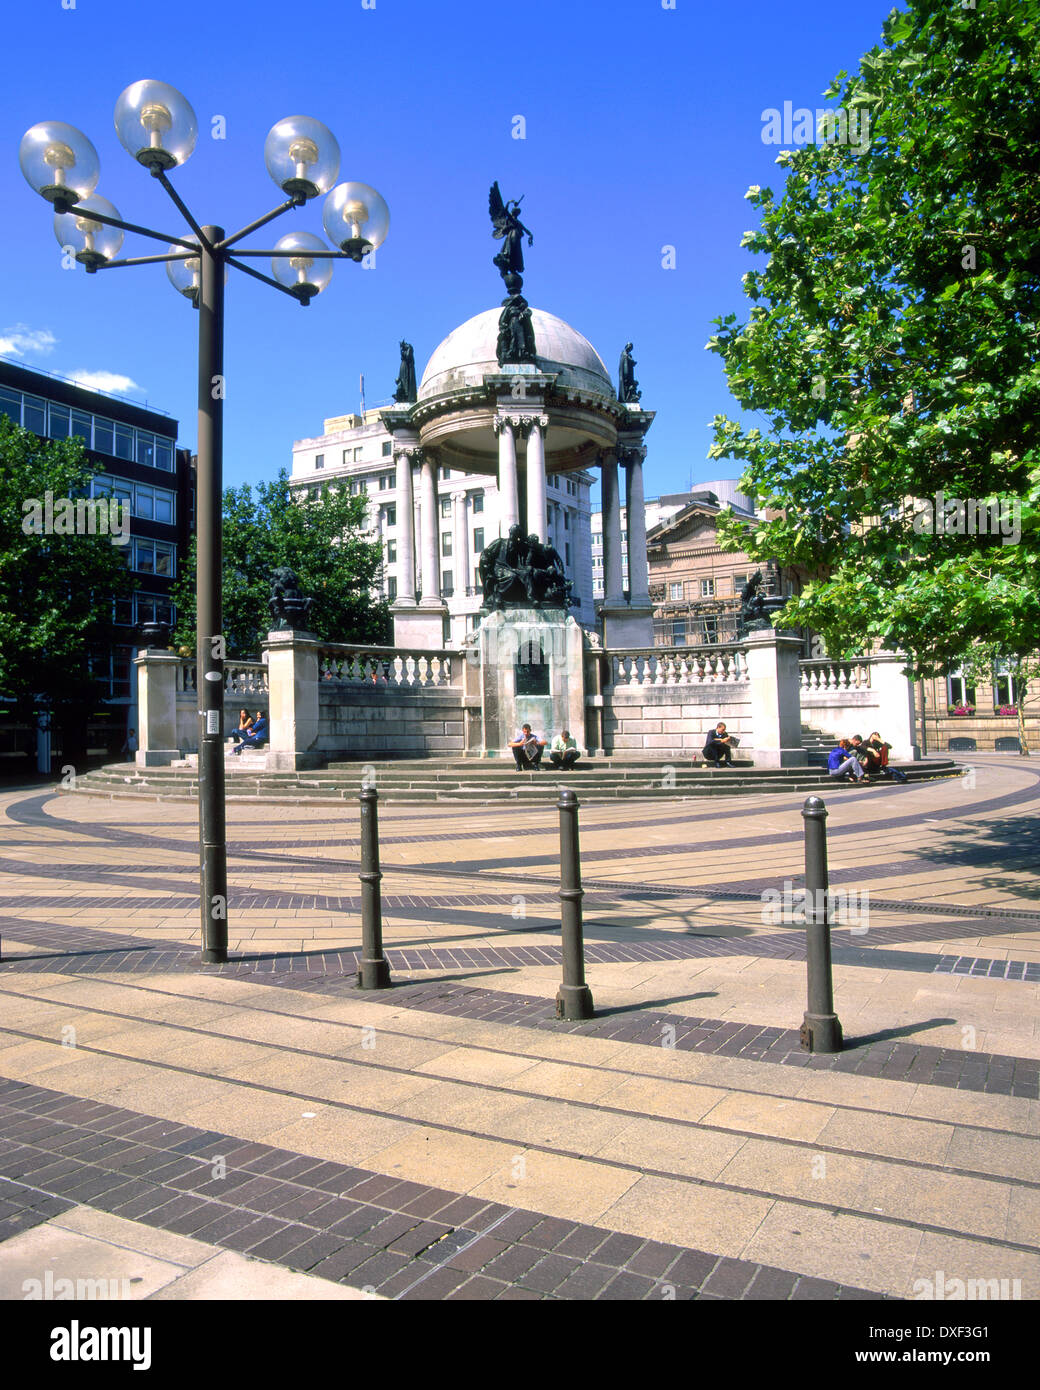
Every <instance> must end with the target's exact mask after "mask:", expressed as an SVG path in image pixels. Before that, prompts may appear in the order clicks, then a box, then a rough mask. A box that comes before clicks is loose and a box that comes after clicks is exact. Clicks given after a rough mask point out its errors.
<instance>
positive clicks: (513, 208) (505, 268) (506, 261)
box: [488, 179, 534, 294]
mask: <svg viewBox="0 0 1040 1390" xmlns="http://www.w3.org/2000/svg"><path fill="white" fill-rule="evenodd" d="M522 202H523V197H520V198H518V199H517V200H516V201H515V202H510V203H507V202H505V201H504V200H503V198H502V194H501V192H500V191H499V187H498V180H497V179H496V180H495V182H494V183H493V184H492V185H491V192H490V193H489V194H488V212H489V213H490V214H491V226H492V235H493V236H494V238H495V240H496V241H503V242H504V243H505V245H504V246H503V247H502V250H501V251H500V252H499V253H498V255H497V256H496V257H495V265H497V266H498V270H499V274H500V275H501V276H502V279H503V280H504V281H505V282H506V289H507V290H508V291H509V293H510V294H519V293H520V291H521V290H522V289H523V285H524V282H523V278H522V277H523V273H524V248H523V239H524V237H525V236H526V237H527V244H528V246H533V245H534V237H533V236H532V234H531V232H530V230H529V229H528V228H527V227H525V226H524V224H523V223H522V222H521V221H520V218H519V217H518V216H517V213H518V212H519V210H520V204H521V203H522Z"/></svg>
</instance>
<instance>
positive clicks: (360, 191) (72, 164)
mask: <svg viewBox="0 0 1040 1390" xmlns="http://www.w3.org/2000/svg"><path fill="white" fill-rule="evenodd" d="M115 121H116V133H117V134H118V136H119V139H120V142H121V143H122V145H123V146H124V148H125V149H126V150H127V152H128V153H129V154H130V155H132V156H133V158H134V159H135V160H136V161H137V163H138V164H139V165H142V166H143V167H144V168H146V169H148V171H149V172H150V174H151V175H152V177H153V178H154V179H156V180H158V182H159V183H160V184H161V185H162V187H163V189H164V190H165V192H166V193H167V194H168V195H169V197H170V199H171V201H172V202H173V204H174V206H175V207H176V208H177V210H178V212H180V214H181V215H182V217H183V218H184V220H185V222H186V223H187V224H188V226H189V227H190V228H191V232H192V235H191V236H184V235H181V236H175V235H171V234H170V233H168V232H162V231H157V230H155V229H154V228H151V227H141V226H139V225H138V224H137V223H134V222H125V221H124V220H123V219H122V218H121V217H120V216H119V213H118V211H117V209H116V208H115V207H113V205H112V204H111V203H110V202H109V201H108V200H107V199H106V198H102V197H101V196H100V195H98V194H95V192H94V189H95V187H96V185H97V181H98V177H99V162H98V157H97V151H96V150H95V149H94V146H93V145H92V144H91V143H90V141H89V140H88V139H87V137H86V136H85V135H84V134H83V132H82V131H80V130H77V129H76V128H75V127H73V126H70V125H67V124H66V123H65V122H63V121H40V122H39V123H38V124H37V125H34V126H32V127H31V128H30V129H29V130H27V131H26V133H25V135H24V136H23V137H22V140H21V144H20V145H19V150H18V159H19V163H20V164H21V168H22V173H23V174H24V175H25V178H26V181H27V182H28V183H29V185H30V187H32V188H33V189H34V190H35V191H36V192H37V193H38V194H39V195H40V196H41V197H42V198H44V199H46V201H47V202H48V203H50V204H51V205H52V207H53V209H54V213H55V217H54V233H55V236H56V237H57V239H58V244H59V245H60V246H61V248H62V252H63V255H67V254H68V253H69V252H73V253H74V254H75V259H76V260H77V261H78V262H79V263H80V264H81V265H83V266H84V267H85V268H86V271H87V273H88V274H90V275H93V274H95V273H96V272H97V271H99V270H115V269H117V268H118V267H122V266H139V265H155V264H162V263H165V265H166V270H167V274H168V275H169V277H170V280H171V282H172V284H173V286H174V288H175V289H177V290H178V291H179V292H180V293H181V294H183V295H184V296H185V297H186V298H188V299H190V300H191V302H192V304H193V306H194V307H195V308H196V309H197V310H198V312H199V361H198V368H199V438H198V475H197V479H196V524H195V542H196V557H197V574H196V640H197V646H196V658H197V661H196V672H197V695H198V702H199V705H198V715H199V738H198V745H199V859H200V866H201V875H200V888H201V901H200V910H201V924H202V952H201V959H202V961H203V963H205V964H220V963H222V962H224V961H226V960H227V958H228V912H227V831H226V817H225V806H224V661H225V657H226V655H227V650H226V642H225V636H224V633H223V630H222V629H223V616H222V579H223V573H222V543H221V534H222V513H221V509H222V503H223V476H222V475H223V417H224V395H225V388H224V280H225V276H226V274H227V272H228V267H234V269H236V270H239V271H241V272H242V273H243V274H245V275H247V276H249V277H250V278H251V279H254V280H259V281H260V282H261V283H262V284H265V285H269V286H271V288H272V289H276V290H278V291H280V292H281V293H282V294H287V295H289V296H290V297H291V298H293V299H295V300H296V302H297V303H298V304H301V305H304V306H306V305H308V304H309V303H310V302H311V300H312V299H313V298H314V296H315V295H316V294H320V293H321V291H322V290H323V289H324V288H325V286H326V285H327V284H328V282H329V278H330V277H331V275H332V262H333V261H335V260H340V259H344V258H345V259H348V260H351V261H354V262H355V263H359V262H361V261H362V260H363V259H364V258H365V257H366V256H367V255H369V254H370V253H371V252H373V251H374V250H375V249H376V248H377V247H379V246H380V245H382V243H383V241H384V239H385V238H386V234H387V232H388V230H389V226H390V211H389V209H388V208H387V206H386V203H385V202H384V201H383V199H382V198H381V197H380V195H379V194H378V193H377V192H376V190H375V189H374V188H371V187H369V185H368V184H365V183H358V182H347V183H340V184H336V177H337V175H338V173H339V157H340V156H339V145H338V144H337V143H336V139H335V137H334V136H333V134H332V132H331V131H330V130H329V129H328V128H327V127H326V126H324V125H322V123H321V122H320V121H316V120H313V119H312V118H311V117H309V116H289V117H286V118H285V119H284V120H281V121H278V122H276V123H275V125H274V126H272V128H271V130H270V131H269V133H268V136H267V140H266V142H265V144H264V162H265V164H266V165H267V171H268V173H269V174H270V175H271V177H272V179H273V180H274V181H275V183H276V184H277V185H278V187H279V188H280V189H281V191H282V193H283V195H285V201H284V202H282V203H280V204H279V205H278V207H276V208H273V209H272V210H271V211H270V212H267V213H265V214H264V215H263V216H262V217H258V218H256V219H254V221H252V222H250V223H248V224H247V225H246V226H244V227H241V228H240V229H239V230H238V231H236V232H233V233H232V234H231V235H230V236H226V235H225V233H224V229H223V228H222V227H214V226H207V227H202V226H200V225H199V224H198V222H197V221H196V219H195V218H194V217H193V216H192V213H191V211H190V210H189V209H188V207H187V206H186V205H185V203H184V201H183V199H182V198H181V197H180V195H179V194H178V192H177V190H176V189H175V188H174V186H173V184H172V183H171V182H170V180H169V178H168V177H167V174H168V172H169V171H171V170H173V169H175V168H177V167H179V166H180V165H181V164H183V163H184V161H185V160H186V159H187V158H188V156H189V155H190V154H191V152H192V150H193V149H194V148H195V141H196V139H197V136H198V122H197V120H196V117H195V112H194V111H193V110H192V108H191V105H190V103H189V102H188V101H187V99H186V98H185V97H184V96H183V95H182V94H181V93H180V92H178V91H177V90H176V89H175V88H173V87H170V86H168V85H167V84H166V83H165V82H158V81H154V80H148V81H143V82H134V83H132V84H131V85H130V86H129V87H127V88H126V90H125V91H124V92H123V93H122V95H121V96H120V97H119V100H118V101H117V103H116V111H115ZM334 184H335V187H333V185H334ZM319 194H324V195H327V196H326V197H325V202H324V211H323V216H322V221H323V224H324V228H325V233H326V235H327V236H328V238H329V240H330V241H331V242H332V243H333V245H334V246H335V247H336V248H337V249H336V250H330V249H329V248H328V247H327V246H326V245H325V243H324V242H322V241H321V240H320V239H319V238H318V237H316V236H313V235H311V234H310V233H309V232H290V233H289V234H288V235H287V236H284V237H282V238H281V239H280V240H279V241H278V242H277V243H276V245H275V246H274V247H273V248H272V249H271V250H259V249H246V248H242V247H239V246H238V242H240V241H241V240H242V239H243V238H244V237H246V236H248V235H249V234H250V233H252V232H255V231H258V230H259V229H260V228H261V227H265V226H267V224H268V223H270V222H273V221H274V220H275V218H278V217H281V216H282V215H283V214H284V213H287V212H289V211H292V210H295V209H298V208H301V207H303V206H304V205H305V204H306V203H307V202H309V201H310V200H311V199H313V198H316V197H318V196H319ZM125 232H132V233H134V234H135V235H138V236H144V237H148V238H150V239H152V240H154V241H160V242H166V243H167V244H168V247H169V249H168V251H167V252H166V254H165V255H154V256H133V257H128V258H125V259H123V260H116V259H115V256H116V253H117V251H118V250H119V248H120V246H121V245H122V243H123V234H124V233H125ZM117 233H118V235H116V234H117ZM258 257H259V258H265V259H266V258H270V261H271V270H272V274H271V275H265V274H263V273H261V272H260V271H259V270H256V269H254V267H253V266H251V265H249V264H248V263H247V261H248V259H250V258H253V259H256V258H258Z"/></svg>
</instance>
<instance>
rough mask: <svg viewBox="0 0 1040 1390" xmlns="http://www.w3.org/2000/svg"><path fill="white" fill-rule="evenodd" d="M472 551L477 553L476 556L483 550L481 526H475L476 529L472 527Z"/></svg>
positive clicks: (482, 529)
mask: <svg viewBox="0 0 1040 1390" xmlns="http://www.w3.org/2000/svg"><path fill="white" fill-rule="evenodd" d="M473 549H474V550H475V551H476V553H477V554H478V555H479V554H480V552H481V551H482V550H483V549H484V528H483V526H476V527H474V529H473Z"/></svg>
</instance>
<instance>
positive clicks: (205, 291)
mask: <svg viewBox="0 0 1040 1390" xmlns="http://www.w3.org/2000/svg"><path fill="white" fill-rule="evenodd" d="M202 231H203V235H204V237H205V240H206V241H207V242H208V243H209V245H210V247H214V246H216V245H217V244H218V243H219V242H221V241H222V240H223V239H224V231H223V228H221V227H203V229H202ZM199 271H200V276H199V444H198V460H199V461H198V472H197V476H196V502H195V505H196V508H197V512H196V583H197V590H196V615H197V616H196V640H197V644H198V645H197V648H196V657H197V661H196V668H195V669H196V671H197V672H198V679H197V681H196V684H197V686H198V693H199V697H200V709H199V856H200V860H201V873H202V881H201V887H202V893H201V902H200V907H201V914H202V960H203V963H204V964H220V963H222V962H224V961H226V960H227V958H228V954H227V952H228V917H227V824H226V815H225V804H224V656H225V648H224V635H223V632H222V628H223V625H224V623H223V612H222V610H223V603H222V598H223V595H222V587H223V585H222V576H223V568H222V561H223V556H222V551H223V543H222V541H223V515H222V504H223V490H224V489H223V458H224V455H223V432H224V262H223V257H222V256H221V255H220V254H219V253H217V252H215V251H212V250H205V249H204V250H203V252H202V254H201V256H200V257H199Z"/></svg>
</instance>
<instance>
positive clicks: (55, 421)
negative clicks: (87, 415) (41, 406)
mask: <svg viewBox="0 0 1040 1390" xmlns="http://www.w3.org/2000/svg"><path fill="white" fill-rule="evenodd" d="M70 416H71V412H70V411H69V408H68V406H67V405H55V404H54V402H53V401H51V402H50V404H49V405H48V407H47V433H48V434H49V435H50V437H51V438H52V439H68V437H69V421H70Z"/></svg>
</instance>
